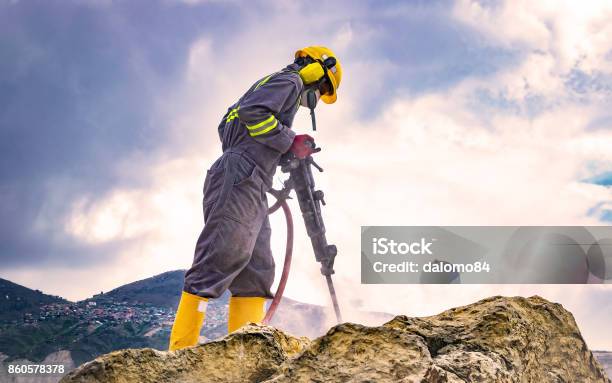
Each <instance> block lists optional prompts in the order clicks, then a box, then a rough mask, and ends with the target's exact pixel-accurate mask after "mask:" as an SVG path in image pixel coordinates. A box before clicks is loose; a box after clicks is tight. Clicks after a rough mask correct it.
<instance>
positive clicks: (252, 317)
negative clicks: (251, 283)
mask: <svg viewBox="0 0 612 383" xmlns="http://www.w3.org/2000/svg"><path fill="white" fill-rule="evenodd" d="M265 303H266V298H262V297H230V301H229V320H228V323H227V330H228V332H230V333H231V332H234V331H236V330H238V329H239V328H240V327H242V326H244V325H245V324H247V323H249V322H254V323H261V321H262V319H263V318H264V315H265V313H264V304H265Z"/></svg>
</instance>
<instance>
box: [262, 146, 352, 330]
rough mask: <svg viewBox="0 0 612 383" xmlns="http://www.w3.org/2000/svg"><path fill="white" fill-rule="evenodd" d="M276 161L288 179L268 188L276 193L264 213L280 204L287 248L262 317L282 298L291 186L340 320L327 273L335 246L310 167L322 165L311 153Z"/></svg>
mask: <svg viewBox="0 0 612 383" xmlns="http://www.w3.org/2000/svg"><path fill="white" fill-rule="evenodd" d="M309 144H310V145H311V147H312V149H313V153H316V152H319V151H321V148H316V146H315V144H314V142H309ZM279 165H280V167H281V172H283V173H289V179H288V180H286V181H285V182H284V184H283V188H282V189H281V190H274V189H272V190H270V191H269V193H270V194H272V195H273V196H274V197H276V200H277V201H276V203H275V204H274V205H273V206H271V207H270V209H269V210H268V213H269V214H271V213H273V212H275V211H276V210H278V209H279V208H280V207H282V208H283V211H284V213H285V218H286V221H287V247H286V249H287V250H286V253H285V263H284V267H283V273H282V276H281V280H280V282H279V286H278V288H277V290H276V294H275V295H274V299H273V300H272V303H271V304H270V307H269V308H268V311H267V313H266V316H265V317H264V319H263V323H268V322H269V321H270V319H271V318H272V316H273V315H274V312H275V311H276V308H277V307H278V304H279V303H280V300H281V298H282V294H283V291H284V288H285V285H286V282H287V278H288V276H289V268H290V265H291V255H292V246H293V220H292V218H291V211H290V209H289V206H288V205H287V202H286V200H287V199H289V198H291V197H289V193H290V192H291V190H295V193H296V196H297V200H298V203H299V205H300V210H301V212H302V217H303V219H304V224H305V225H306V232H307V233H308V236H309V237H310V242H311V243H312V248H313V250H314V254H315V259H316V261H317V262H319V263H320V264H321V274H323V276H325V280H326V281H327V287H328V289H329V294H330V296H331V301H332V305H333V307H334V312H335V314H336V319H337V321H338V323H340V322H342V316H341V314H340V306H339V305H338V298H337V297H336V291H335V289H334V283H333V281H332V277H331V276H332V274H334V260H335V258H336V254H337V253H338V250H337V249H336V246H335V245H330V244H328V243H327V238H326V236H325V225H324V223H323V216H322V215H321V205H323V206H325V199H324V194H323V191H321V190H315V182H314V177H313V174H312V167H315V168H316V169H317V170H318V171H319V172H322V171H323V168H321V167H320V166H319V165H318V164H317V163H316V162H315V161H314V159H313V158H312V156H308V157H306V158H304V159H299V158H297V157H296V156H295V155H294V154H293V153H291V152H288V153H287V154H285V155H283V157H282V158H281V160H280V163H279Z"/></svg>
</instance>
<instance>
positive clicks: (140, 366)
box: [61, 296, 610, 383]
mask: <svg viewBox="0 0 612 383" xmlns="http://www.w3.org/2000/svg"><path fill="white" fill-rule="evenodd" d="M330 381H332V382H415V383H417V382H418V383H451V382H452V383H455V382H499V383H503V382H513V383H514V382H516V383H519V382H521V383H522V382H534V383H535V382H537V383H545V382H551V383H552V382H581V383H589V382H598V383H599V382H600V383H609V382H610V381H609V380H608V378H607V377H606V376H605V373H604V371H603V369H602V367H601V366H600V365H599V363H598V362H597V360H596V359H595V358H594V357H593V354H592V353H591V351H589V349H588V348H587V346H586V344H585V342H584V340H583V338H582V336H581V335H580V331H579V330H578V327H577V325H576V322H575V321H574V318H573V316H572V315H571V313H569V312H568V311H566V310H565V309H563V307H562V306H561V305H559V304H555V303H551V302H548V301H546V300H545V299H543V298H540V297H537V296H536V297H531V298H521V297H514V298H505V297H492V298H488V299H485V300H482V301H479V302H477V303H474V304H471V305H468V306H464V307H459V308H454V309H451V310H448V311H445V312H443V313H441V314H439V315H435V316H431V317H425V318H408V317H406V316H398V317H396V318H394V319H393V320H391V321H390V322H387V323H386V324H384V325H382V326H380V327H366V326H362V325H359V324H353V323H344V324H340V325H337V326H334V327H332V328H331V329H330V330H329V331H328V332H327V334H326V335H324V336H322V337H320V338H317V339H316V340H314V341H309V340H308V339H307V338H299V339H298V338H295V337H292V336H290V335H287V334H285V333H283V332H282V331H280V330H277V329H275V328H273V327H268V326H258V325H249V326H246V327H244V328H243V329H242V330H240V331H238V332H235V333H233V334H230V335H228V336H227V337H225V338H223V339H221V340H219V341H215V342H210V343H206V344H202V345H199V346H196V347H193V348H190V349H186V350H180V351H177V352H159V351H154V350H151V349H142V350H123V351H117V352H113V353H110V354H107V355H103V356H101V357H99V358H97V359H95V360H94V361H92V362H89V363H86V364H84V365H82V366H81V367H79V368H77V369H76V370H74V371H73V372H71V373H70V374H69V375H67V376H66V377H64V378H63V379H62V381H61V382H63V383H75V382H83V383H93V382H116V383H120V382H162V383H163V382H274V383H281V382H283V383H284V382H330Z"/></svg>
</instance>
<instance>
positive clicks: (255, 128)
mask: <svg viewBox="0 0 612 383" xmlns="http://www.w3.org/2000/svg"><path fill="white" fill-rule="evenodd" d="M277 125H278V120H277V119H276V117H274V116H270V117H268V118H266V119H265V120H263V121H261V122H259V123H257V124H255V125H247V126H246V127H247V129H248V130H249V135H250V136H251V137H255V136H259V135H260V134H265V133H268V132H269V131H271V130H272V129H274V128H276V126H277Z"/></svg>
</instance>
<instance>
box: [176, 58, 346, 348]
mask: <svg viewBox="0 0 612 383" xmlns="http://www.w3.org/2000/svg"><path fill="white" fill-rule="evenodd" d="M341 78H342V68H341V66H340V62H339V61H338V60H337V59H336V57H335V55H334V53H333V52H332V51H331V50H329V49H328V48H325V47H322V46H310V47H306V48H303V49H300V50H298V51H297V52H296V53H295V60H294V62H293V63H292V64H290V65H288V66H287V67H285V68H284V69H282V70H280V71H278V72H276V73H273V74H271V75H269V76H266V77H264V78H263V79H261V80H259V81H257V82H256V83H255V84H253V85H252V86H251V88H250V89H249V90H248V91H247V92H246V93H245V94H244V95H243V96H242V97H241V98H240V99H239V100H238V101H237V102H236V103H234V104H233V105H231V106H230V107H229V108H228V110H227V112H226V113H225V115H224V116H223V118H222V119H221V123H220V124H219V127H218V132H219V138H220V140H221V143H222V149H223V154H222V155H221V157H219V158H218V159H217V160H216V161H215V162H214V163H213V164H212V166H211V168H210V169H209V170H208V172H207V174H206V179H205V181H204V199H203V210H204V228H203V230H202V232H201V234H200V236H199V238H198V240H197V243H196V248H195V254H194V259H193V264H192V266H191V268H190V269H189V270H188V271H187V273H186V274H185V281H184V287H183V291H182V294H181V300H180V302H179V305H178V309H177V312H176V318H175V320H174V325H173V326H172V333H171V335H170V345H169V349H170V350H177V349H181V348H184V347H188V346H193V345H196V344H197V343H198V338H199V335H200V330H201V328H202V325H203V323H204V318H205V313H206V306H207V303H208V300H209V299H213V298H218V297H219V296H220V295H221V294H223V292H225V290H227V289H229V290H230V292H231V297H230V300H229V318H228V331H229V332H233V331H235V330H237V329H238V328H240V327H242V326H243V325H245V324H246V323H248V322H255V323H258V322H261V320H262V319H263V317H264V304H265V300H266V299H270V298H273V294H272V292H271V291H270V287H271V286H272V282H273V280H274V258H273V257H272V252H271V249H270V234H271V229H270V222H269V220H268V202H267V199H266V191H267V190H269V189H270V188H271V187H272V177H273V175H274V173H275V171H276V167H277V166H278V163H279V160H280V157H281V155H283V154H284V153H286V152H287V151H291V152H292V153H293V154H295V155H296V156H297V157H298V158H306V157H307V156H308V155H310V154H311V153H312V150H313V149H312V146H311V145H310V143H309V142H308V141H313V139H312V137H310V136H309V135H306V134H298V135H296V133H295V132H294V131H293V130H291V125H292V122H293V117H294V116H295V113H296V112H297V109H298V107H299V106H300V105H302V106H307V105H308V103H307V99H308V94H309V93H310V94H311V97H310V98H311V99H312V98H313V97H312V94H314V95H315V96H316V99H317V100H318V99H319V98H320V99H321V100H322V101H323V102H325V103H327V104H332V103H334V102H335V101H336V97H337V90H338V86H339V85H340V80H341Z"/></svg>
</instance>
